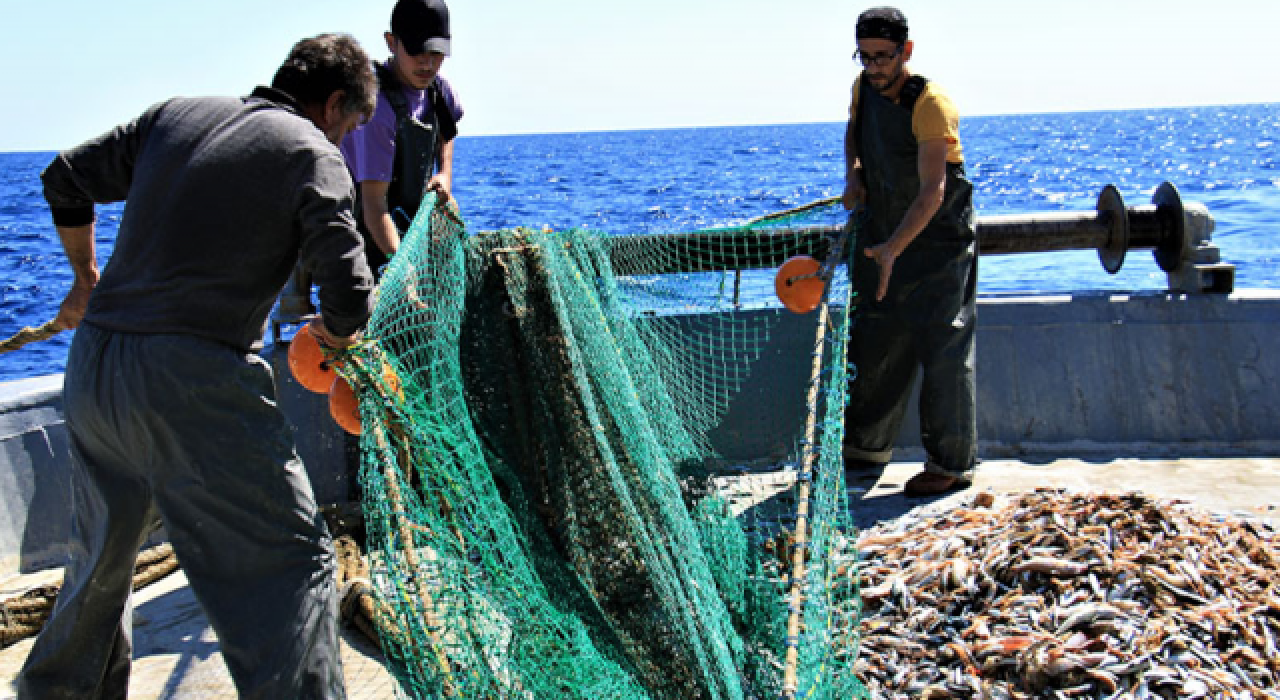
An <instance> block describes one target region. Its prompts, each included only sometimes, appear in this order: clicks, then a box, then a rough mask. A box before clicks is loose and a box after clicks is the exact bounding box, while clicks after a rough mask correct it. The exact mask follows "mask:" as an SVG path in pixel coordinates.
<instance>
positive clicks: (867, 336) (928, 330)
mask: <svg viewBox="0 0 1280 700" xmlns="http://www.w3.org/2000/svg"><path fill="white" fill-rule="evenodd" d="M913 78H915V79H916V80H917V81H922V80H923V79H922V78H917V77H915V76H913ZM922 85H923V83H921V82H917V85H916V86H915V87H916V88H917V89H921V88H922ZM861 86H862V87H861V91H860V92H859V96H858V103H859V104H858V111H857V118H856V122H855V125H854V128H855V129H856V131H855V133H854V136H855V139H856V140H857V144H858V155H859V158H860V159H861V162H862V180H863V183H864V184H865V186H866V188H867V209H868V214H869V218H868V220H867V223H866V224H865V225H864V226H863V229H862V235H861V236H860V237H859V240H858V241H857V245H856V246H855V249H854V250H853V251H852V258H851V269H850V274H851V275H852V280H853V284H854V288H855V290H856V291H857V299H856V301H855V303H856V312H855V314H856V316H855V321H854V326H853V330H852V335H851V337H850V346H849V362H850V363H851V364H853V365H854V368H853V371H856V375H853V376H855V379H854V381H853V383H852V384H851V386H850V400H849V406H848V409H847V410H846V412H845V457H846V459H859V460H864V461H868V462H875V463H885V462H888V461H889V459H890V457H891V456H892V454H893V443H894V439H895V437H897V434H898V431H899V428H900V427H901V424H902V419H903V417H904V415H905V413H906V408H907V401H908V398H909V396H910V392H911V386H912V383H913V382H914V380H915V375H916V370H917V368H920V369H921V370H922V374H923V380H922V383H921V387H920V431H921V435H920V438H921V442H922V444H923V446H924V448H925V452H926V453H927V455H928V460H927V462H926V464H925V470H926V471H933V472H938V473H943V474H947V475H950V476H954V477H958V478H962V479H970V478H972V471H973V466H974V462H975V458H976V442H977V424H976V418H975V410H974V404H975V386H974V364H975V359H974V324H975V321H976V307H975V299H976V292H977V283H978V256H977V247H976V241H975V237H974V213H973V187H972V185H971V184H970V183H969V181H968V180H967V179H966V178H965V174H964V166H963V165H962V164H957V163H948V164H947V183H946V195H945V197H944V200H943V203H942V206H941V207H940V208H939V209H938V212H937V214H935V215H934V217H933V219H932V220H931V221H930V222H929V224H928V225H927V226H926V227H925V229H924V230H923V231H922V232H921V233H920V235H919V236H917V237H916V239H915V240H914V241H912V242H911V244H910V245H909V246H907V248H906V250H904V251H903V253H902V255H901V256H900V257H899V258H898V259H897V261H896V262H895V264H894V267H893V271H892V276H891V278H890V281H889V289H888V293H887V294H886V296H885V298H884V299H883V300H882V301H876V298H875V297H876V289H877V286H878V285H879V282H880V271H879V268H878V266H877V265H876V263H875V261H874V260H872V259H870V258H868V257H866V255H864V251H865V249H866V248H868V247H869V246H874V245H876V244H879V243H883V242H885V241H887V240H888V239H889V237H890V236H891V235H892V234H893V232H894V230H895V229H896V228H897V226H898V224H899V223H900V222H901V221H902V219H903V217H904V216H905V215H906V213H907V210H908V209H909V208H910V207H911V204H912V202H913V201H914V200H915V198H916V196H917V195H918V194H919V192H920V177H919V143H918V142H917V141H916V138H915V135H914V134H913V133H912V129H911V116H912V111H911V108H912V107H913V106H914V104H913V103H914V100H909V102H910V103H911V104H909V105H907V106H904V105H902V104H898V103H895V102H893V101H891V100H889V99H887V98H885V97H884V96H882V95H881V94H880V93H879V92H878V91H876V90H874V89H873V88H871V87H870V85H869V83H868V81H867V80H866V79H865V77H864V78H863V80H862V81H861ZM915 94H917V95H918V94H919V93H918V92H916V93H915Z"/></svg>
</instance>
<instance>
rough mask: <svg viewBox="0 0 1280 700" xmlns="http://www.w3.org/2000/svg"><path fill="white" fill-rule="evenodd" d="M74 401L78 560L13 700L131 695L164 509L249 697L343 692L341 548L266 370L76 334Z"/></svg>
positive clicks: (216, 351) (190, 351)
mask: <svg viewBox="0 0 1280 700" xmlns="http://www.w3.org/2000/svg"><path fill="white" fill-rule="evenodd" d="M63 399H64V405H65V416H66V422H67V427H68V432H69V433H70V436H71V445H72V451H73V455H74V457H75V459H74V472H73V474H72V479H71V488H72V504H73V506H72V507H73V510H74V513H73V515H72V533H71V541H70V543H69V544H70V547H69V561H68V564H67V567H66V574H65V580H64V583H63V587H62V591H61V593H60V594H59V595H58V600H57V604H56V606H55V607H54V611H53V616H52V617H51V618H50V619H49V621H48V622H47V623H46V625H45V627H44V630H43V631H42V632H41V634H40V636H39V638H38V639H37V640H36V642H35V645H34V646H33V648H32V650H31V653H30V655H29V656H28V658H27V660H26V664H25V665H24V667H23V670H22V673H21V675H20V677H19V681H18V697H19V698H21V699H22V700H41V699H44V698H68V699H69V698H77V699H86V698H112V699H114V698H124V697H126V696H127V692H128V682H129V667H130V656H131V652H132V630H131V627H132V617H131V592H132V577H133V569H134V563H135V560H136V557H137V552H138V549H139V547H140V546H141V545H142V543H143V541H144V539H145V537H146V535H147V530H148V526H149V525H150V524H151V523H152V522H153V518H154V514H155V513H156V512H158V513H159V515H160V517H161V518H162V519H163V522H164V525H165V528H166V530H167V532H168V535H169V538H170V541H171V542H172V543H173V548H174V551H175V552H176V553H177V556H178V560H179V562H180V563H181V565H182V568H183V570H184V571H185V572H186V575H187V578H188V580H189V581H190V583H191V588H192V591H193V592H194V593H195V595H196V597H197V599H199V601H200V604H201V605H202V607H203V608H204V610H205V613H206V614H207V615H208V618H209V622H210V623H211V624H212V626H213V629H214V631H215V632H216V633H217V635H218V641H219V643H220V645H221V650H222V655H223V659H224V660H225V662H226V664H227V668H228V669H229V670H230V672H231V676H232V678H233V679H234V681H235V684H236V688H237V690H238V692H239V695H240V697H242V698H290V699H302V698H343V697H345V689H344V685H343V676H342V667H341V660H340V656H339V651H340V648H339V643H338V615H337V599H336V593H335V590H334V586H335V583H334V566H335V564H334V556H333V549H332V542H331V540H330V538H329V533H328V529H327V528H326V526H325V524H324V520H323V519H322V517H321V515H320V513H319V509H318V508H317V506H316V503H315V498H314V496H313V495H312V491H311V484H310V481H308V479H307V475H306V472H305V471H304V470H303V466H302V462H301V461H300V460H299V459H298V457H297V454H296V453H295V451H294V445H293V436H292V433H291V432H290V429H289V426H288V425H287V424H286V422H285V418H284V415H283V414H282V413H281V412H280V410H279V409H278V408H277V407H276V401H275V387H274V384H273V380H272V377H271V370H270V367H269V366H268V365H267V363H266V362H265V361H264V360H263V359H262V358H260V357H258V356H257V355H252V354H248V355H247V354H245V353H241V352H237V351H235V350H234V349H231V348H229V347H227V346H225V345H222V344H220V343H216V342H212V341H209V340H204V339H201V338H196V337H193V336H186V335H139V334H128V333H116V332H109V331H105V330H102V329H100V328H95V327H93V326H91V325H89V324H81V326H80V328H79V329H78V330H77V331H76V336H75V339H74V341H73V342H72V346H71V351H70V355H69V357H68V361H67V372H66V377H65V386H64V391H63Z"/></svg>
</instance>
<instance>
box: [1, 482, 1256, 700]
mask: <svg viewBox="0 0 1280 700" xmlns="http://www.w3.org/2000/svg"><path fill="white" fill-rule="evenodd" d="M919 469H920V463H919V462H894V463H892V464H890V465H888V466H887V467H886V468H885V469H884V470H883V471H875V472H870V473H852V472H851V473H849V474H848V475H847V476H848V480H849V484H848V486H849V498H850V501H849V504H850V508H851V515H852V516H853V520H854V522H855V524H856V525H857V526H858V527H860V528H866V527H871V526H872V525H875V524H876V523H878V522H883V521H886V520H892V519H895V518H898V517H902V516H904V515H907V514H909V513H910V514H921V513H925V512H929V511H941V510H946V509H949V508H951V507H954V506H956V505H958V504H960V503H967V502H969V501H970V500H971V499H972V498H973V496H974V495H975V494H976V493H978V492H982V491H990V492H993V493H997V494H1002V493H1021V492H1026V491H1030V490H1034V489H1036V488H1043V487H1051V488H1064V489H1068V490H1071V491H1077V492H1091V493H1102V492H1107V493H1123V492H1130V491H1142V492H1144V493H1146V494H1148V495H1150V496H1153V497H1156V498H1162V499H1178V500H1184V501H1187V502H1189V503H1192V504H1194V505H1196V506H1198V507H1201V508H1204V509H1206V510H1209V511H1213V512H1218V513H1224V514H1233V515H1237V516H1240V517H1246V518H1256V519H1262V520H1271V519H1273V518H1276V517H1277V516H1280V510H1277V509H1278V508H1280V457H1272V456H1259V457H1253V458H1242V457H1233V458H1181V459H1174V458H1117V457H1106V458H1102V457H1099V458H1096V459H1057V460H1052V461H1049V460H1046V461H1039V462H1024V461H1017V460H1008V459H993V460H985V461H984V462H983V463H982V465H981V467H980V469H979V470H978V475H977V480H976V481H975V483H974V484H973V486H971V487H970V488H968V489H965V490H963V491H958V492H955V493H952V494H948V495H946V496H944V497H941V498H936V499H921V498H906V497H905V496H903V494H902V484H903V483H905V482H906V480H907V479H908V478H910V477H911V475H912V474H914V473H915V472H916V471H918V470H919ZM732 482H733V483H732V484H730V485H731V487H732V489H733V491H734V493H735V501H734V502H735V505H736V507H737V508H738V509H739V510H740V511H741V510H745V509H747V508H752V507H761V506H765V504H767V503H768V502H770V501H773V500H775V498H774V497H775V496H777V495H779V494H782V493H784V492H785V491H787V489H788V488H789V486H790V482H791V474H789V473H787V472H768V473H754V474H750V475H747V476H742V477H734V478H733V479H732ZM59 575H60V572H58V571H50V572H42V573H39V574H31V575H25V576H21V577H17V578H14V579H10V580H7V581H3V582H0V597H5V598H7V597H11V596H14V595H18V594H21V593H22V592H24V591H26V590H29V589H31V588H33V587H36V586H39V585H42V584H45V583H49V582H51V581H55V580H56V579H57V578H58V576H59ZM134 606H135V613H134V646H135V650H134V670H133V676H132V680H131V686H130V687H131V692H130V695H129V697H130V698H132V699H134V700H150V699H152V698H212V697H218V698H221V697H230V696H233V695H234V694H235V691H234V687H233V686H232V684H231V679H230V676H229V675H228V674H227V671H226V667H225V666H224V665H223V663H222V659H221V655H220V653H219V651H218V642H217V638H216V637H215V635H214V633H213V630H212V629H211V628H210V627H209V624H208V621H207V620H206V619H205V617H204V614H203V613H202V612H201V609H200V606H199V604H198V603H197V602H196V599H195V597H194V595H193V594H192V593H191V590H190V588H189V587H188V586H187V585H186V577H185V576H183V574H182V572H181V570H179V571H178V572H176V573H174V574H172V575H170V576H168V577H167V578H165V579H162V580H161V581H159V582H157V583H154V584H152V585H150V586H148V587H146V588H144V589H142V590H141V591H139V592H138V593H136V594H135V596H134ZM343 642H344V643H343V650H342V661H343V670H344V673H345V675H346V679H347V689H348V693H349V697H351V698H352V699H353V700H355V699H359V698H379V699H381V698H388V697H393V696H394V695H395V694H396V682H395V680H394V679H393V678H392V677H391V675H390V674H389V673H388V672H387V671H386V669H385V668H384V667H383V665H382V657H381V654H380V652H379V650H378V649H377V647H376V646H375V645H373V644H371V643H369V642H368V641H367V640H365V639H364V637H363V636H361V635H360V634H359V633H358V632H355V631H354V630H346V631H345V632H344V640H343ZM31 644H32V640H31V639H26V640H23V641H21V642H19V643H17V644H15V645H13V646H11V647H9V648H7V649H4V650H0V700H10V699H11V698H13V697H14V692H13V690H12V681H13V679H14V678H15V677H16V675H17V673H18V670H19V669H20V668H21V665H22V662H23V660H24V659H25V658H26V656H27V653H28V651H29V650H30V648H31Z"/></svg>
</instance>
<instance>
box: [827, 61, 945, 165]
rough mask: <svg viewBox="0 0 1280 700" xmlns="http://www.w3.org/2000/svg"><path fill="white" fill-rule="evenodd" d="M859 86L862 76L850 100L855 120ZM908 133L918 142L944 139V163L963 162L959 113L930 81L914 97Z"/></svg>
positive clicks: (850, 113)
mask: <svg viewBox="0 0 1280 700" xmlns="http://www.w3.org/2000/svg"><path fill="white" fill-rule="evenodd" d="M861 85H862V76H861V75H859V76H858V78H857V79H856V80H854V81H853V101H852V102H851V103H850V105H849V118H850V119H854V118H855V115H856V114H857V113H858V89H859V88H860V87H861ZM911 132H912V133H913V134H915V137H916V141H919V142H921V143H923V142H925V141H931V140H933V139H946V141H947V162H948V163H963V162H964V147H963V146H961V145H960V113H959V112H958V111H956V106H955V104H954V103H952V102H951V98H950V97H947V95H946V93H944V92H942V90H941V89H940V88H939V87H938V84H937V83H935V82H933V81H932V80H930V81H929V82H927V83H925V86H924V92H922V93H920V97H919V98H918V99H917V100H916V106H915V109H914V110H912V112H911Z"/></svg>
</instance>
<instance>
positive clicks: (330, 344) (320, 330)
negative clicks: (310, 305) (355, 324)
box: [311, 316, 360, 350]
mask: <svg viewBox="0 0 1280 700" xmlns="http://www.w3.org/2000/svg"><path fill="white" fill-rule="evenodd" d="M311 335H314V336H315V337H316V342H318V343H320V347H324V348H329V349H331V350H342V349H343V348H349V347H351V346H352V345H355V344H356V342H358V341H359V340H360V333H359V332H358V331H357V332H356V333H353V334H351V335H334V334H333V333H330V332H329V329H328V328H327V327H326V326H325V325H324V319H323V318H321V317H320V316H316V317H315V318H314V319H313V320H312V321H311Z"/></svg>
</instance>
